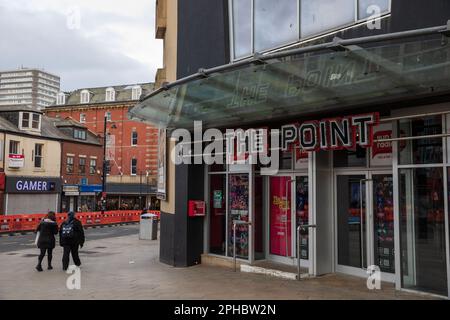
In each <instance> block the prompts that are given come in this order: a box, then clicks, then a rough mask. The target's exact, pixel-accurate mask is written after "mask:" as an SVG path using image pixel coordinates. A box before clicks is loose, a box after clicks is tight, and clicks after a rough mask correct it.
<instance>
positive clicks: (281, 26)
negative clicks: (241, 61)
mask: <svg viewBox="0 0 450 320" xmlns="http://www.w3.org/2000/svg"><path fill="white" fill-rule="evenodd" d="M248 2H250V1H248ZM254 10H255V50H256V51H257V52H259V51H263V50H266V49H270V48H274V47H277V46H280V45H283V44H287V43H289V42H293V41H295V40H298V37H299V34H298V8H297V0H258V1H255V9H254Z"/></svg>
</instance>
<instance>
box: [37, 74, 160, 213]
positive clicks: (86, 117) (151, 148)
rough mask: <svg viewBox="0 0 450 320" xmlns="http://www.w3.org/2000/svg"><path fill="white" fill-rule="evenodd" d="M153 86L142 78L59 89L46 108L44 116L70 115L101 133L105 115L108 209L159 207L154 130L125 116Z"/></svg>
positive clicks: (99, 166) (156, 137)
mask: <svg viewBox="0 0 450 320" xmlns="http://www.w3.org/2000/svg"><path fill="white" fill-rule="evenodd" d="M153 88H154V86H153V84H152V83H146V84H137V85H123V86H113V87H101V88H88V89H80V90H75V91H73V92H70V93H65V92H61V93H60V94H59V95H58V98H57V103H56V104H55V105H53V106H50V107H48V108H46V109H45V113H46V115H48V116H50V117H58V118H60V119H65V118H67V117H71V118H72V119H74V120H76V121H78V122H79V123H81V124H82V125H84V126H86V127H87V128H88V129H89V130H91V131H92V132H94V133H95V134H98V135H99V136H101V137H103V133H104V131H105V128H104V119H105V117H106V118H107V126H106V132H107V144H106V146H107V147H106V149H107V156H106V159H107V161H108V164H109V165H108V172H109V174H108V176H107V179H106V181H107V186H106V192H107V209H128V208H135V209H138V208H144V207H158V203H157V200H156V196H155V192H156V173H157V159H158V130H157V128H155V127H153V126H150V125H147V124H145V123H141V122H135V121H131V120H129V119H128V117H127V112H128V108H129V107H130V106H134V105H135V104H136V103H137V101H138V100H139V98H140V97H141V96H142V95H146V94H148V93H150V92H151V91H153ZM98 168H99V170H102V163H98Z"/></svg>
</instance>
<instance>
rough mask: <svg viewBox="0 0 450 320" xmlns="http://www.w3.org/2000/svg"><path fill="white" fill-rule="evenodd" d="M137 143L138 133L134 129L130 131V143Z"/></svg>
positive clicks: (133, 144) (134, 144) (135, 144)
mask: <svg viewBox="0 0 450 320" xmlns="http://www.w3.org/2000/svg"><path fill="white" fill-rule="evenodd" d="M137 144H138V133H137V132H136V131H133V132H132V133H131V145H132V146H137Z"/></svg>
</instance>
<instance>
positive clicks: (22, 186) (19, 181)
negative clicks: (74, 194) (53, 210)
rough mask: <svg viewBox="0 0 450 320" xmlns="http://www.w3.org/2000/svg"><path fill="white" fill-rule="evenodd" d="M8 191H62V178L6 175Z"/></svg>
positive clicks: (6, 190)
mask: <svg viewBox="0 0 450 320" xmlns="http://www.w3.org/2000/svg"><path fill="white" fill-rule="evenodd" d="M5 192H7V193H60V192H61V179H59V178H34V177H11V176H9V177H6V187H5Z"/></svg>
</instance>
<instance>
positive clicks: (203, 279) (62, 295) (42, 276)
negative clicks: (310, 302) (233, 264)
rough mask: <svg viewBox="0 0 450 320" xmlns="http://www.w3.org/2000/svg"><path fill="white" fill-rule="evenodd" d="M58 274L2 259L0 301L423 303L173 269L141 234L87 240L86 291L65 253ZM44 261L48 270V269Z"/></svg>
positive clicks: (31, 262)
mask: <svg viewBox="0 0 450 320" xmlns="http://www.w3.org/2000/svg"><path fill="white" fill-rule="evenodd" d="M55 251H56V252H55V254H54V263H53V264H54V268H55V269H54V270H52V271H47V270H45V271H44V272H41V273H38V272H37V271H36V270H35V269H34V267H35V265H36V260H37V252H38V251H37V249H25V250H21V251H15V252H7V253H1V254H0V299H422V298H427V297H426V296H422V295H414V294H409V293H404V292H398V291H395V290H394V289H393V286H392V285H389V284H383V288H382V290H380V291H369V290H368V289H367V288H366V284H365V280H364V279H359V278H354V277H350V276H343V275H328V276H325V277H320V278H317V279H310V280H305V281H301V282H297V281H291V280H280V279H276V278H271V277H267V276H263V275H256V274H247V273H240V272H237V273H234V272H232V270H230V269H227V268H220V267H208V266H202V265H199V266H195V267H191V268H173V267H170V266H167V265H164V264H162V263H160V262H159V260H158V254H159V242H157V241H142V240H138V237H137V235H131V236H124V237H117V238H109V239H100V240H95V241H88V242H87V243H86V246H85V247H84V248H83V249H82V250H81V259H82V263H83V265H82V268H81V290H68V289H67V288H66V279H67V277H68V275H67V274H65V273H64V272H63V271H62V270H61V248H60V247H57V248H56V250H55ZM46 266H47V265H46V260H44V268H46Z"/></svg>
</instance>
